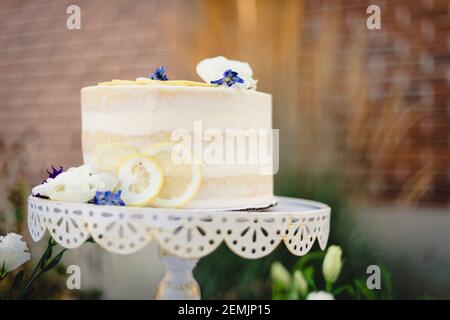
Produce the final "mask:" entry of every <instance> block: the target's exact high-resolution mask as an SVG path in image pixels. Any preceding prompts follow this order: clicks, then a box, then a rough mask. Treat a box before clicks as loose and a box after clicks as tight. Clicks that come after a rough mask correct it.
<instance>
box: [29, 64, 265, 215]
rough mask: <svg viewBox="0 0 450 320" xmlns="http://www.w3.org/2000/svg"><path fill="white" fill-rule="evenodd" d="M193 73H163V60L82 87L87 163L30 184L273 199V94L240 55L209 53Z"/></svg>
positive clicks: (127, 193)
mask: <svg viewBox="0 0 450 320" xmlns="http://www.w3.org/2000/svg"><path fill="white" fill-rule="evenodd" d="M197 73H198V74H199V75H200V77H201V78H203V80H205V82H206V83H201V82H193V81H184V80H168V79H167V76H166V71H165V68H164V67H160V68H158V69H157V70H156V71H155V72H154V73H153V74H152V75H150V77H149V78H138V79H136V80H112V81H109V82H102V83H99V84H98V85H95V86H89V87H85V88H83V89H82V90H81V117H82V146H83V158H84V165H83V166H82V167H80V168H72V169H70V170H69V171H68V172H64V173H63V174H62V175H59V176H57V175H58V174H59V173H60V172H56V173H55V174H53V175H52V176H51V177H50V178H49V179H48V180H47V181H46V183H44V184H43V185H41V186H39V187H36V188H35V190H34V192H35V193H39V195H41V196H46V197H49V198H50V199H52V200H63V201H80V199H84V200H83V201H87V202H93V203H95V204H113V205H128V206H154V207H167V208H205V209H211V208H214V209H224V208H225V209H250V208H251V209H254V208H265V207H269V206H271V205H273V204H274V196H273V157H272V145H273V140H272V136H271V133H272V96H271V95H270V94H267V93H262V92H257V91H256V90H255V89H256V81H255V80H254V79H253V78H252V70H251V68H250V66H249V65H248V64H247V63H242V62H239V61H233V60H227V59H225V58H223V57H217V58H212V59H206V60H203V61H202V62H200V63H199V64H198V65H197ZM78 176H82V177H83V178H82V179H79V178H77V177H78ZM80 186H81V187H82V189H84V191H83V193H81V194H80V192H79V191H78V190H80V188H81V187H80Z"/></svg>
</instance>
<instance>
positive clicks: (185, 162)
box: [145, 142, 202, 208]
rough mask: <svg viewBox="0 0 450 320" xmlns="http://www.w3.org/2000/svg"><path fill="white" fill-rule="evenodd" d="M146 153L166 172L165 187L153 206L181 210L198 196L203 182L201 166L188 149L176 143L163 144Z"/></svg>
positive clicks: (151, 148) (152, 147) (153, 202)
mask: <svg viewBox="0 0 450 320" xmlns="http://www.w3.org/2000/svg"><path fill="white" fill-rule="evenodd" d="M145 153H146V154H148V155H149V156H151V157H153V158H155V159H156V160H157V161H158V163H159V164H161V167H162V169H163V172H164V185H163V187H162V189H161V192H160V193H159V194H158V196H156V197H155V198H154V199H153V200H152V205H154V206H156V207H162V208H179V207H182V206H184V205H185V204H186V203H187V202H188V201H190V200H191V199H192V198H193V197H194V196H195V195H196V194H197V191H198V190H199V188H200V184H201V181H202V173H201V166H200V164H199V163H197V162H196V161H194V157H193V155H192V154H191V152H190V150H189V149H188V148H186V147H185V146H182V145H181V144H178V143H174V142H162V143H157V144H155V145H153V146H151V147H150V148H148V149H147V150H146V151H145Z"/></svg>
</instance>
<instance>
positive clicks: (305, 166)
mask: <svg viewBox="0 0 450 320" xmlns="http://www.w3.org/2000/svg"><path fill="white" fill-rule="evenodd" d="M71 4H77V5H79V6H80V8H81V29H80V30H68V29H67V28H66V19H67V17H68V14H67V13H66V8H67V7H68V6H69V5H71ZM371 4H376V5H378V6H379V7H380V8H381V29H379V30H369V29H368V28H367V27H366V19H367V17H368V16H369V14H367V13H366V9H367V7H368V6H369V5H371ZM449 10H450V2H449V1H448V0H417V1H407V0H389V1H387V0H385V1H382V0H367V1H366V0H346V1H344V0H341V1H338V0H335V1H321V0H229V1H213V0H211V1H207V0H188V1H186V0H185V1H182V0H151V1H150V0H148V1H143V0H142V1H141V0H135V1H125V0H110V1H101V0H95V1H93V0H89V1H88V0H80V1H65V0H58V1H55V0H53V1H52V0H42V1H30V0H28V1H21V0H2V1H1V2H0V44H1V45H0V111H1V112H0V234H4V233H5V232H10V231H15V232H19V233H21V234H23V235H24V236H25V238H26V239H27V242H28V245H29V246H30V247H32V251H33V253H34V252H36V254H34V255H35V256H39V254H40V250H42V248H41V246H42V244H34V243H33V242H32V240H31V239H30V237H29V235H28V231H27V229H26V223H25V221H26V210H25V206H26V196H27V195H28V194H29V193H30V190H31V186H33V185H36V184H39V183H40V182H41V181H42V180H43V179H44V178H45V177H46V172H45V170H46V169H47V168H49V167H50V166H51V165H52V164H53V165H62V166H64V168H68V167H70V166H78V165H80V164H81V163H82V158H81V141H80V120H81V119H80V89H81V88H82V87H84V86H88V85H93V84H96V83H97V82H100V81H106V80H109V79H113V78H116V79H117V78H118V79H135V78H136V77H138V76H148V74H150V73H151V72H152V71H153V70H154V69H155V68H156V67H158V66H160V65H164V66H166V67H167V69H168V74H169V77H170V78H171V79H189V80H200V79H199V78H198V76H197V75H196V74H195V65H196V64H197V63H198V62H199V61H200V60H202V59H204V58H206V57H212V56H217V55H224V56H226V57H228V58H231V59H237V60H242V61H248V62H249V63H250V65H251V66H252V68H253V70H254V75H255V78H256V79H259V82H258V90H260V91H264V92H269V93H271V94H272V95H273V115H274V119H273V127H274V128H279V129H280V157H281V158H280V172H279V173H278V174H277V176H275V185H276V193H277V194H279V195H288V196H295V197H304V198H310V199H314V200H318V201H323V202H326V203H328V204H329V205H330V206H331V207H332V229H331V237H330V241H329V243H330V244H338V245H340V246H341V247H342V248H343V251H344V259H345V264H344V270H345V271H344V272H343V274H342V276H341V279H340V281H342V282H348V281H351V280H352V279H353V278H355V277H359V276H365V275H366V268H367V266H368V265H372V264H376V265H382V266H383V268H384V270H386V274H388V275H389V279H390V280H389V284H387V286H388V287H389V288H392V290H391V291H392V292H391V293H390V295H389V298H398V299H399V298H411V299H416V298H421V297H432V298H450V290H449V288H450V210H449V204H450V96H449V93H450V90H449V84H450V63H449V62H450V55H449V49H450V34H449V29H450V16H449ZM43 242H44V241H43ZM315 250H319V249H318V247H316V248H315ZM298 260H299V259H298V258H296V257H293V256H291V255H290V254H289V253H288V252H287V251H286V249H284V248H283V247H281V246H280V248H278V249H277V250H276V251H275V252H274V253H272V254H271V255H270V256H268V257H266V258H264V259H261V260H257V261H247V260H243V259H241V258H239V257H237V256H234V255H233V254H232V253H231V252H230V251H229V250H228V249H227V248H224V247H221V248H219V250H217V251H216V252H215V253H214V254H212V255H211V256H209V257H207V258H204V259H202V260H201V261H200V263H199V265H198V267H197V269H196V276H197V279H198V280H199V283H200V285H201V287H202V290H203V292H202V293H203V297H204V298H206V299H212V298H226V299H232V298H271V297H272V295H271V279H270V275H269V274H270V266H271V264H272V262H273V261H281V262H282V263H283V264H284V265H285V266H286V267H288V268H290V267H293V266H295V265H296V263H298ZM73 261H76V262H77V264H80V265H81V266H82V270H83V274H82V283H83V284H82V286H83V290H81V291H70V292H69V291H67V290H65V289H64V288H65V285H64V282H65V278H66V275H65V271H64V269H61V270H59V271H58V270H57V271H56V272H54V274H52V275H49V276H48V277H47V278H45V279H43V280H42V281H41V282H40V283H39V285H40V286H41V287H40V289H41V290H40V291H39V292H41V293H40V295H41V296H42V297H45V298H59V297H64V298H83V297H84V298H86V297H90V298H139V299H141V298H152V297H154V291H155V287H156V285H157V283H158V281H159V278H160V277H161V276H162V274H163V268H162V265H161V264H160V262H159V260H158V255H157V249H156V245H155V244H154V243H153V244H151V245H150V246H149V248H148V250H144V251H141V252H139V253H137V254H133V255H130V256H127V257H120V256H116V255H113V254H109V253H107V252H105V251H104V250H101V249H100V248H98V247H97V246H96V245H94V244H86V245H85V246H83V247H82V248H80V249H77V250H73V251H71V252H69V253H68V254H67V255H66V257H65V258H64V263H65V264H70V263H71V262H73ZM382 290H383V289H382Z"/></svg>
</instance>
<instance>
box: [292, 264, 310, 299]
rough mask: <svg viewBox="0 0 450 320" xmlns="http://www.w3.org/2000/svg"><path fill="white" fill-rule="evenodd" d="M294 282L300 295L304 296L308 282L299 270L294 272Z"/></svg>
mask: <svg viewBox="0 0 450 320" xmlns="http://www.w3.org/2000/svg"><path fill="white" fill-rule="evenodd" d="M294 284H295V288H296V289H297V290H298V292H299V293H300V295H301V296H302V297H304V296H305V295H306V293H307V292H308V282H306V279H305V277H304V276H303V273H302V272H301V271H300V270H296V271H295V272H294Z"/></svg>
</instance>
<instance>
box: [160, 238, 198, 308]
mask: <svg viewBox="0 0 450 320" xmlns="http://www.w3.org/2000/svg"><path fill="white" fill-rule="evenodd" d="M159 256H160V259H161V261H162V263H163V264H164V266H165V268H166V273H165V275H164V277H163V278H162V280H161V282H160V283H159V286H158V291H157V292H156V299H158V300H200V287H199V285H198V283H197V281H195V279H194V276H193V274H192V271H193V270H194V268H195V266H196V265H197V262H198V259H190V258H180V257H177V256H174V255H171V254H170V253H168V252H167V251H165V250H164V249H162V248H161V247H159Z"/></svg>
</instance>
